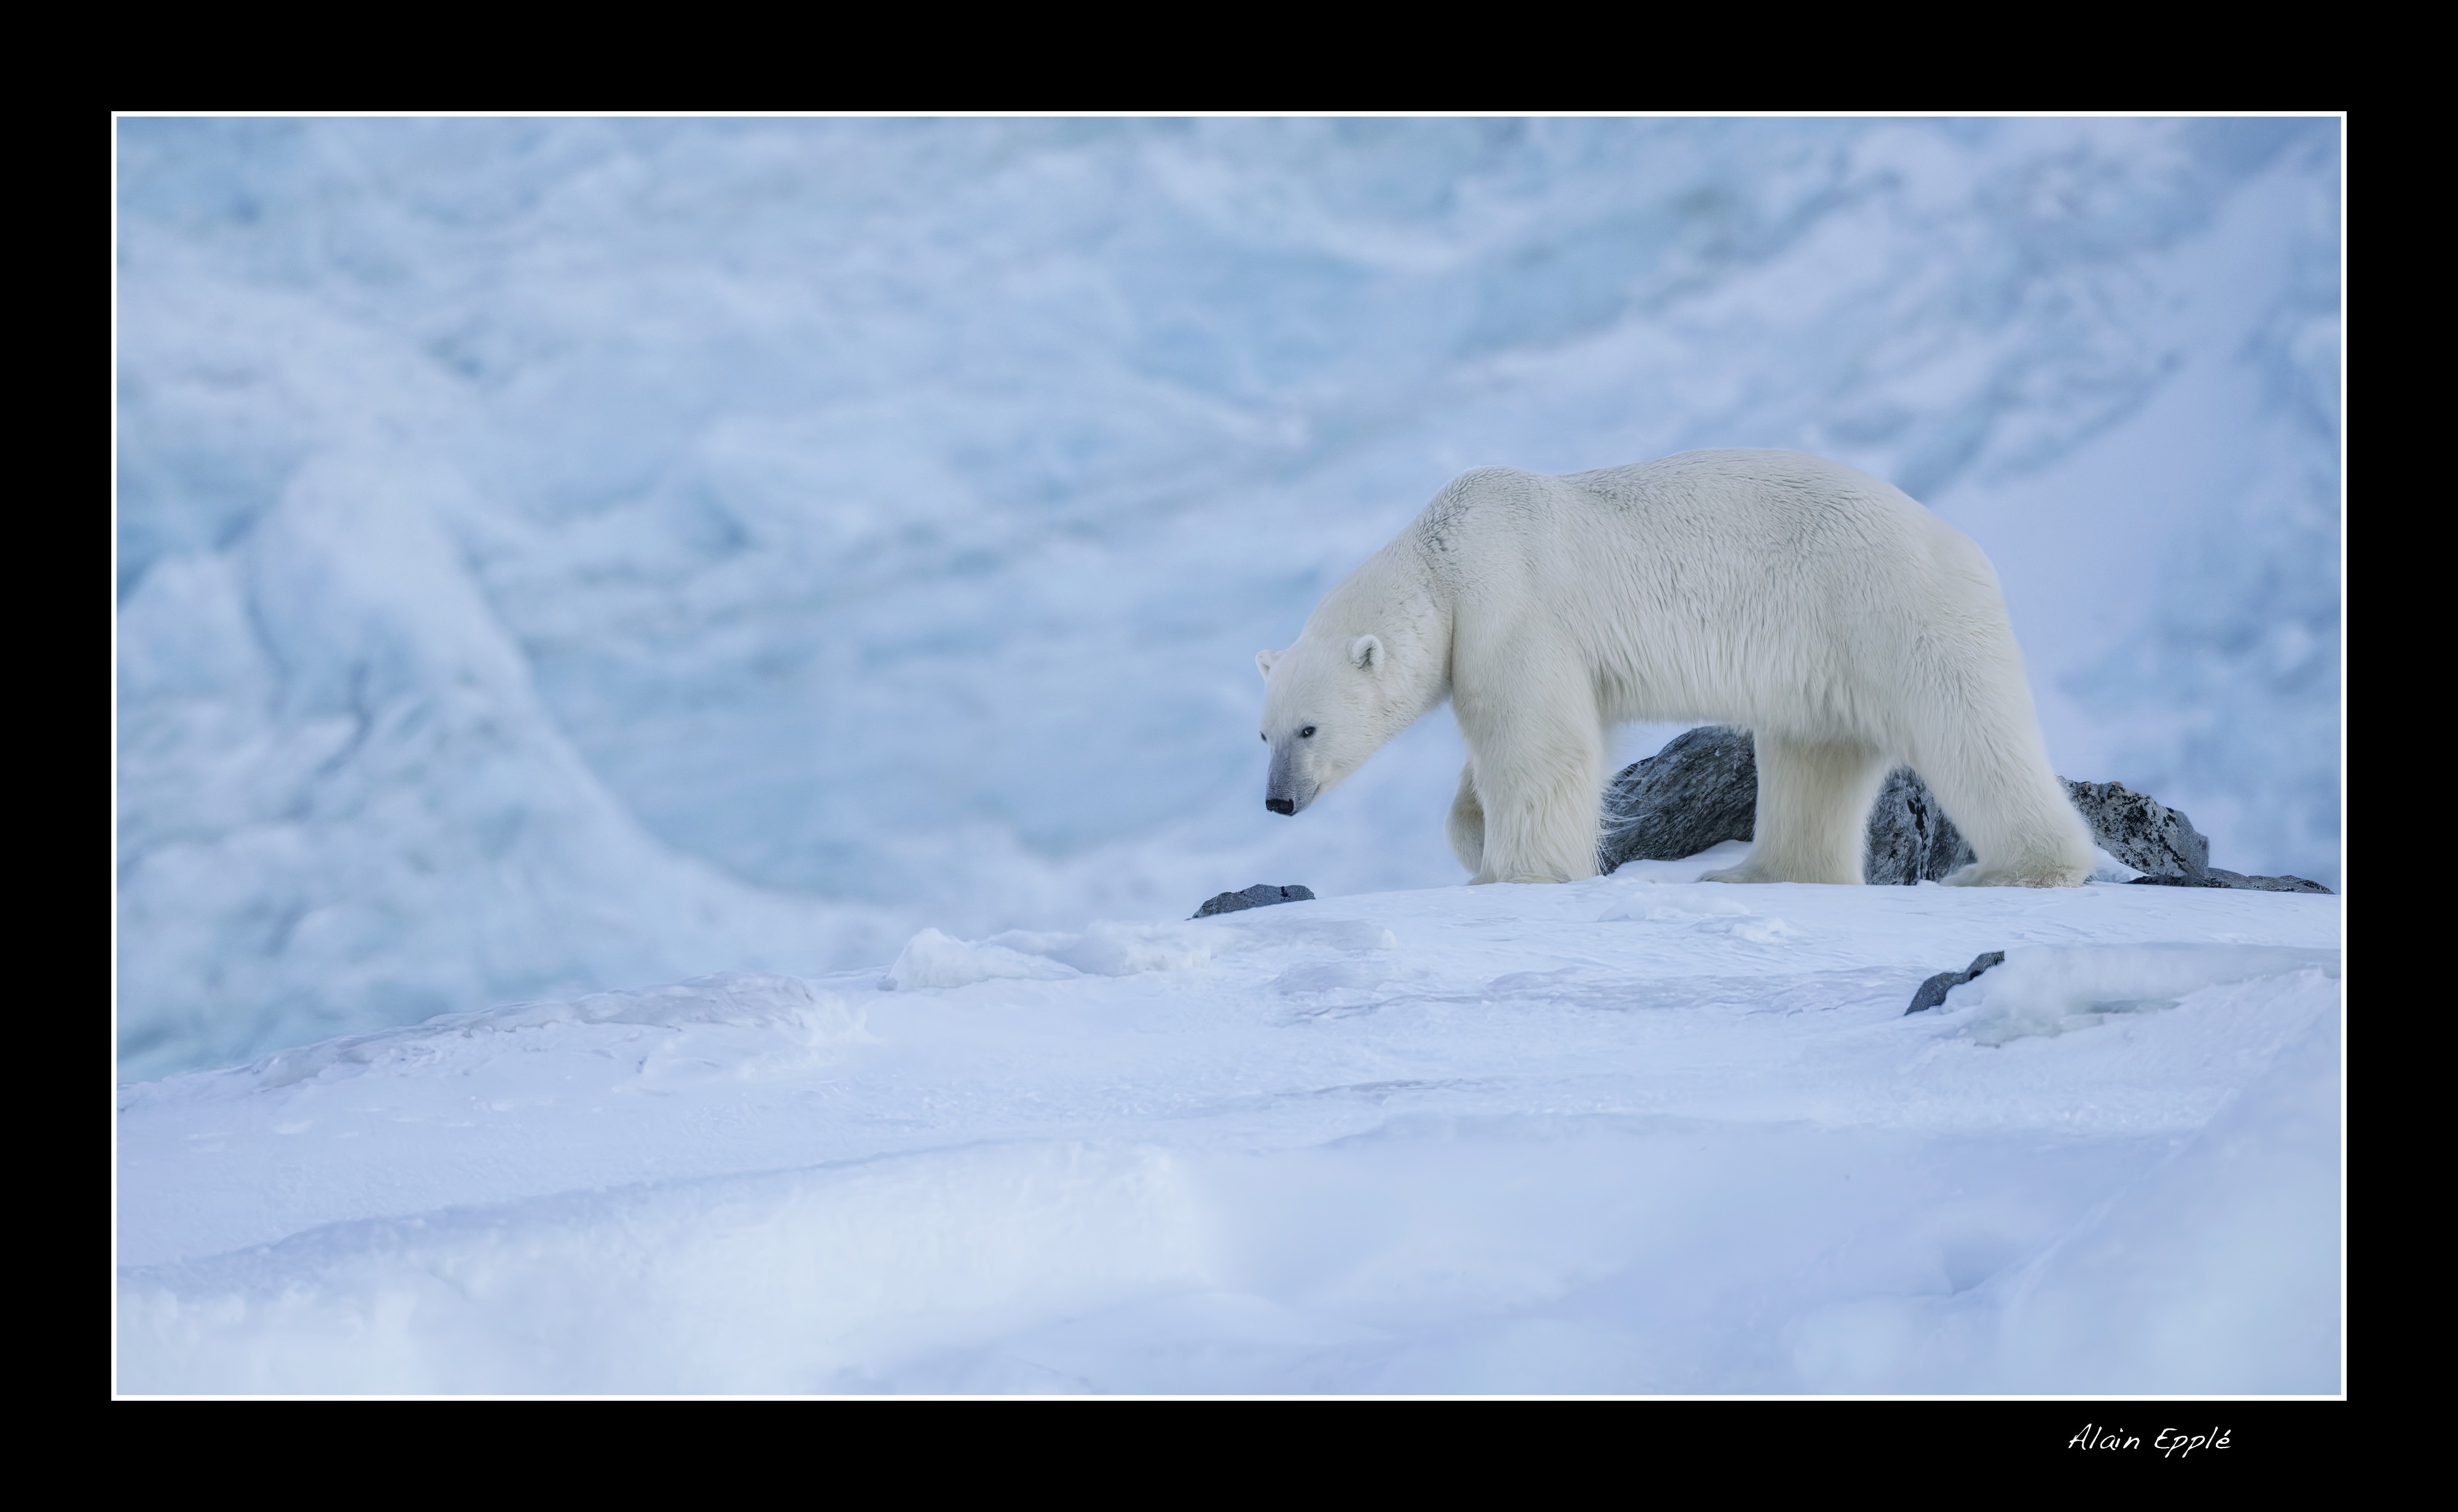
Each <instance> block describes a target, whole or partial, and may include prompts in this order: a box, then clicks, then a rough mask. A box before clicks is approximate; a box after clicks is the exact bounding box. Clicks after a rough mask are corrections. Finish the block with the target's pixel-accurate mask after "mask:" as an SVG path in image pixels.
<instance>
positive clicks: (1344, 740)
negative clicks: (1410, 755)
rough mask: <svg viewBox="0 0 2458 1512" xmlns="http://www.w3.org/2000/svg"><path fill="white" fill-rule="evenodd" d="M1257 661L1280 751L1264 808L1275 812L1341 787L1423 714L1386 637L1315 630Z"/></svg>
mask: <svg viewBox="0 0 2458 1512" xmlns="http://www.w3.org/2000/svg"><path fill="white" fill-rule="evenodd" d="M1255 666H1256V667H1257V669H1258V670H1260V672H1261V673H1262V674H1263V740H1264V742H1265V743H1266V744H1268V745H1269V746H1270V747H1271V748H1272V772H1271V777H1270V778H1269V780H1268V781H1267V782H1266V783H1265V785H1264V788H1263V807H1265V808H1267V809H1270V810H1271V811H1272V812H1273V813H1275V814H1295V813H1298V812H1299V811H1300V810H1302V809H1303V808H1304V807H1305V806H1306V805H1307V804H1309V803H1312V802H1313V801H1314V800H1315V799H1316V798H1319V797H1323V795H1324V794H1325V793H1328V792H1330V791H1331V790H1332V789H1333V788H1336V787H1338V786H1339V785H1340V784H1341V782H1342V781H1343V780H1344V779H1345V778H1346V777H1347V776H1348V775H1349V774H1350V773H1351V772H1354V771H1356V770H1357V769H1358V768H1359V767H1361V766H1364V764H1365V758H1366V757H1367V756H1372V755H1373V754H1374V753H1375V752H1376V751H1378V750H1381V749H1382V747H1383V743H1384V742H1385V741H1386V740H1388V739H1390V738H1391V737H1392V736H1393V735H1398V734H1399V733H1400V732H1401V731H1402V730H1404V729H1406V727H1407V726H1408V724H1409V723H1410V722H1411V721H1413V720H1414V719H1415V717H1416V715H1417V713H1418V711H1417V710H1416V709H1415V708H1414V707H1412V705H1413V704H1414V703H1415V702H1416V701H1417V700H1415V699H1413V698H1412V697H1410V696H1409V695H1408V694H1409V690H1406V689H1405V688H1403V687H1402V686H1400V684H1401V683H1402V681H1403V679H1401V678H1399V677H1397V676H1395V675H1394V674H1393V671H1392V667H1391V654H1390V652H1387V651H1386V650H1385V649H1384V645H1383V641H1382V639H1381V638H1380V637H1378V636H1374V635H1317V634H1313V633H1308V634H1304V635H1301V636H1299V637H1298V643H1297V644H1296V645H1294V646H1292V647H1290V648H1289V649H1288V650H1286V651H1259V652H1256V653H1255Z"/></svg>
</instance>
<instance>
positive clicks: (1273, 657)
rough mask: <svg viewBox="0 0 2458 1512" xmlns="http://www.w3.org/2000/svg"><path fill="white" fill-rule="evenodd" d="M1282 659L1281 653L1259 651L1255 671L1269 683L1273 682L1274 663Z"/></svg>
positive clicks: (1256, 655) (1256, 653) (1256, 654)
mask: <svg viewBox="0 0 2458 1512" xmlns="http://www.w3.org/2000/svg"><path fill="white" fill-rule="evenodd" d="M1280 659H1281V653H1280V652H1276V651H1259V652H1255V670H1256V671H1257V672H1259V673H1262V674H1263V678H1264V680H1265V681H1267V682H1268V681H1270V680H1271V676H1272V663H1274V662H1276V661H1278V660H1280Z"/></svg>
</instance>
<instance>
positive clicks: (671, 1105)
mask: <svg viewBox="0 0 2458 1512" xmlns="http://www.w3.org/2000/svg"><path fill="white" fill-rule="evenodd" d="M1738 850H1739V846H1738V845H1732V846H1726V847H1719V850H1718V851H1717V852H1710V853H1709V854H1708V855H1707V856H1705V857H1701V858H1697V859H1694V860H1690V861H1685V862H1643V863H1638V864H1635V865H1634V866H1631V867H1627V868H1625V869H1624V870H1623V871H1622V872H1620V873H1618V874H1616V875H1615V876H1614V877H1611V878H1605V879H1598V880H1593V881H1588V882H1582V883H1576V884H1572V885H1567V886H1553V887H1509V886H1493V887H1479V888H1469V887H1453V888H1443V889H1432V890H1421V891H1410V892H1397V893H1386V894H1380V895H1370V896H1360V897H1351V898H1344V899H1335V900H1326V901H1316V902H1308V903H1293V904H1286V905H1281V906H1279V907H1273V908H1267V909H1260V910H1254V911H1251V912H1246V913H1239V914H1231V915H1224V916H1220V917H1218V918H1214V919H1208V920H1203V921H1200V922H1153V921H1149V920H1147V921H1144V922H1111V923H1096V924H1094V925H1092V926H1090V927H1088V928H1085V929H1081V930H1070V931H1050V932H1023V931H1017V932H1010V933H1007V934H1003V935H1000V936H998V937H995V938H990V939H984V940H967V939H964V938H961V937H959V936H956V935H953V934H950V933H948V932H946V931H942V930H937V929H930V930H925V931H922V932H920V933H919V934H917V935H916V936H915V937H914V938H913V939H912V940H911V941H910V942H908V943H907V945H906V947H905V948H904V949H903V951H901V952H900V953H899V954H898V956H897V959H896V960H895V961H894V963H892V964H891V965H890V966H889V967H887V968H886V969H885V970H881V969H877V968H874V969H870V970H866V971H860V972H846V973H840V974H835V975H831V976H824V977H821V978H818V979H802V978H795V977H787V976H780V975H760V974H750V973H729V974H724V975H720V976H716V977H709V978H702V979H699V980H697V981H691V982H685V983H680V984H676V985H672V986H667V987H661V988H656V989H654V990H649V991H637V992H623V993H607V994H601V995H596V996H592V997H584V998H580V999H576V1000H573V1001H569V1002H558V1003H542V1004H530V1005H519V1006H516V1007H509V1008H499V1009H493V1010H488V1011H482V1012H475V1013H464V1014H460V1015H456V1016H451V1017H447V1018H441V1019H437V1020H434V1021H432V1022H430V1023H427V1024H424V1025H417V1026H415V1027H409V1028H401V1029H392V1030H386V1031H383V1032H380V1033H375V1034H370V1035H364V1036H357V1037H351V1038H344V1039H338V1040H331V1041H326V1042H323V1043H321V1044H317V1045H313V1046H304V1047H301V1048H294V1049H290V1050H284V1051H281V1052H280V1053H277V1054H274V1055H271V1056H268V1057H266V1058H264V1059H262V1060H260V1061H258V1062H257V1063H255V1064H254V1065H251V1066H248V1067H242V1068H237V1069H229V1070H219V1071H210V1072H197V1073H189V1074H184V1075H179V1076H174V1077H171V1078H169V1079H166V1080H162V1081H156V1082H149V1083H144V1084H141V1085H137V1086H135V1087H128V1088H125V1089H124V1090H123V1092H122V1111H121V1115H120V1120H119V1140H120V1148H119V1162H120V1165H119V1170H120V1186H119V1228H118V1244H119V1258H120V1261H121V1265H122V1270H121V1273H120V1294H119V1315H118V1329H119V1332H118V1352H119V1377H118V1384H119V1387H120V1389H121V1390H123V1391H129V1392H140V1393H143V1392H166V1391H167V1392H190V1391H206V1392H224V1391H301V1392H331V1391H433V1392H465V1391H480V1392H537V1391H547V1392H605V1391H640V1392H780V1391H782V1392H1265V1393H1280V1392H1409V1393H1414V1392H1593V1391H1622V1392H1705V1393H1725V1392H1779V1393H1781V1392H1820V1393H1827V1392H1973V1391H1984V1392H2090V1393H2119V1392H2195V1393H2205V1392H2255V1393H2274V1392H2298V1393H2302V1392H2318V1393H2330V1392H2335V1391H2337V1390H2339V1389H2340V1386H2341V1383H2342V1380H2341V1375H2340V1338H2341V1335H2340V1315H2341V1313H2340V1259H2339V1253H2340V1252H2339V1234H2340V1209H2341V1185H2340V1171H2339V1153H2338V1152H2339V1127H2340V1118H2339V1062H2340V1055H2341V1045H2342V1039H2343V1035H2342V1028H2341V1024H2342V1007H2341V985H2340V981H2341V978H2340V966H2339V953H2338V946H2339V942H2340V927H2341V911H2340V900H2338V899H2337V898H2335V897H2316V896H2307V895H2287V894H2264V893H2247V892H2229V891H2201V890H2188V889H2171V888H2148V887H2129V886H2120V885H2111V884H2106V883H2094V884H2093V885H2091V886H2089V887H2085V888H2080V889H2073V890H2065V891H2054V892H2031V891H2023V890H1962V889H1948V888H1941V887H1938V886H1935V885H1933V884H1931V885H1923V886H1920V887H1916V888H1905V887H1883V888H1882V887H1868V888H1819V887H1804V886H1769V887H1725V886H1716V885H1711V884H1703V883H1698V882H1696V881H1695V880H1693V879H1695V878H1696V876H1697V875H1698V872H1699V871H1701V870H1703V869H1704V868H1705V867H1707V866H1709V865H1714V864H1724V863H1727V861H1728V860H1729V858H1728V857H1727V856H1726V855H1725V854H1724V853H1727V852H1737V851H1738ZM1989 949H2003V950H2006V951H2007V952H2008V957H2007V961H2006V963H2004V964H2003V965H2001V966H1999V967H1997V968H1996V969H1995V970H1993V971H1991V972H1989V973H1988V974H1986V975H1984V976H1983V977H1981V978H1980V979H1979V980H1977V981H1976V982H1973V983H1971V984H1968V985H1966V986H1964V987H1960V988H1958V989H1956V991H1955V992H1954V994H1953V995H1952V996H1951V997H1949V999H1948V1003H1947V1005H1945V1006H1944V1007H1943V1008H1941V1009H1939V1010H1937V1011H1935V1012H1932V1013H1928V1014H1924V1015H1921V1016H1918V1017H1911V1018H1907V1017H1906V1016H1904V1011H1903V1010H1904V1005H1905V1004H1906V1001H1907V1000H1908V999H1909V997H1910V994H1911V991H1912V989H1913V987H1914V986H1915V985H1916V984H1918V983H1919V982H1920V981H1921V980H1922V979H1923V978H1924V977H1926V976H1927V975H1928V974H1930V973H1931V972H1933V971H1937V970H1941V969H1945V968H1948V967H1956V966H1960V965H1962V964H1964V963H1967V962H1968V961H1969V960H1970V958H1971V957H1973V956H1974V955H1976V954H1978V953H1980V952H1981V951H1983V950H1989Z"/></svg>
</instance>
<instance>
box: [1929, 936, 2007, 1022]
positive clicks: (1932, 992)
mask: <svg viewBox="0 0 2458 1512" xmlns="http://www.w3.org/2000/svg"><path fill="white" fill-rule="evenodd" d="M2005 959H2006V952H2004V951H2003V950H1991V951H1989V952H1988V953H1987V954H1986V955H1978V956H1974V957H1972V958H1971V964H1969V965H1968V966H1966V967H1964V968H1963V969H1962V970H1960V971H1941V972H1939V973H1938V974H1937V975H1936V976H1933V977H1931V978H1929V979H1928V980H1927V982H1924V983H1922V984H1920V990H1919V991H1918V992H1915V993H1913V994H1912V1005H1911V1006H1910V1007H1908V1008H1906V1009H1905V1010H1904V1016H1905V1017H1906V1018H1909V1017H1911V1016H1912V1015H1913V1014H1915V1013H1927V1011H1928V1010H1929V1009H1931V1008H1933V1007H1936V1006H1937V1005H1939V1004H1941V1003H1944V1002H1945V1001H1946V995H1947V994H1948V993H1949V992H1951V991H1953V990H1954V989H1955V988H1957V987H1959V986H1961V985H1963V984H1965V983H1967V982H1968V981H1970V980H1971V979H1972V978H1974V977H1976V976H1978V975H1980V973H1982V972H1984V971H1986V970H1988V969H1989V967H1990V966H1993V965H1998V964H2001V963H2004V961H2005Z"/></svg>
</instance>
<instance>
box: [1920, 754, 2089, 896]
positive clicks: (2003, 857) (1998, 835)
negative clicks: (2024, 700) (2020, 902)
mask: <svg viewBox="0 0 2458 1512" xmlns="http://www.w3.org/2000/svg"><path fill="white" fill-rule="evenodd" d="M1958 756H1960V757H1963V759H1959V760H1958V759H1956V757H1958ZM1921 777H1923V778H1924V779H1926V780H1927V783H1928V785H1929V788H1930V790H1931V791H1932V792H1934V793H1936V795H1937V801H1938V806H1939V807H1940V808H1943V809H1944V810H1946V817H1947V818H1950V819H1952V820H1953V821H1954V826H1955V828H1957V829H1959V830H1961V831H1962V832H1963V838H1964V839H1967V840H1968V841H1970V843H1971V850H1972V854H1973V855H1975V856H1977V857H1978V858H1979V860H1975V861H1973V862H1972V863H1971V864H1970V865H1968V866H1965V867H1962V868H1960V869H1959V870H1957V871H1956V872H1955V873H1954V874H1953V875H1951V876H1949V877H1948V878H1947V879H1946V885H1948V887H2079V886H2081V885H2082V884H2083V883H2084V882H2085V881H2088V880H2090V878H2091V869H2092V866H2093V862H2094V861H2095V860H2097V857H2096V856H2095V855H2094V854H2093V847H2092V839H2091V826H2090V825H2089V824H2088V823H2086V822H2084V819H2083V817H2082V815H2081V814H2079V813H2078V812H2076V811H2075V809H2074V806H2073V799H2072V798H2069V797H2066V790H2065V787H2064V785H2063V784H2062V783H2060V782H2058V781H2057V778H2056V774H2055V773H2053V772H2052V771H2051V770H2050V769H2049V764H2048V761H2047V759H2046V758H2045V757H2040V758H2036V759H2026V756H2025V753H2024V752H2023V748H2022V747H2021V746H2020V745H2017V744H2014V743H2013V742H2011V741H2008V742H2005V743H2003V744H1999V745H1994V746H1984V747H1981V748H1980V749H1978V750H1976V751H1973V750H1966V751H1957V752H1949V753H1948V755H1947V756H1945V757H1944V758H1933V759H1932V761H1931V763H1930V766H1929V767H1928V768H1924V769H1923V770H1922V772H1921Z"/></svg>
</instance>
